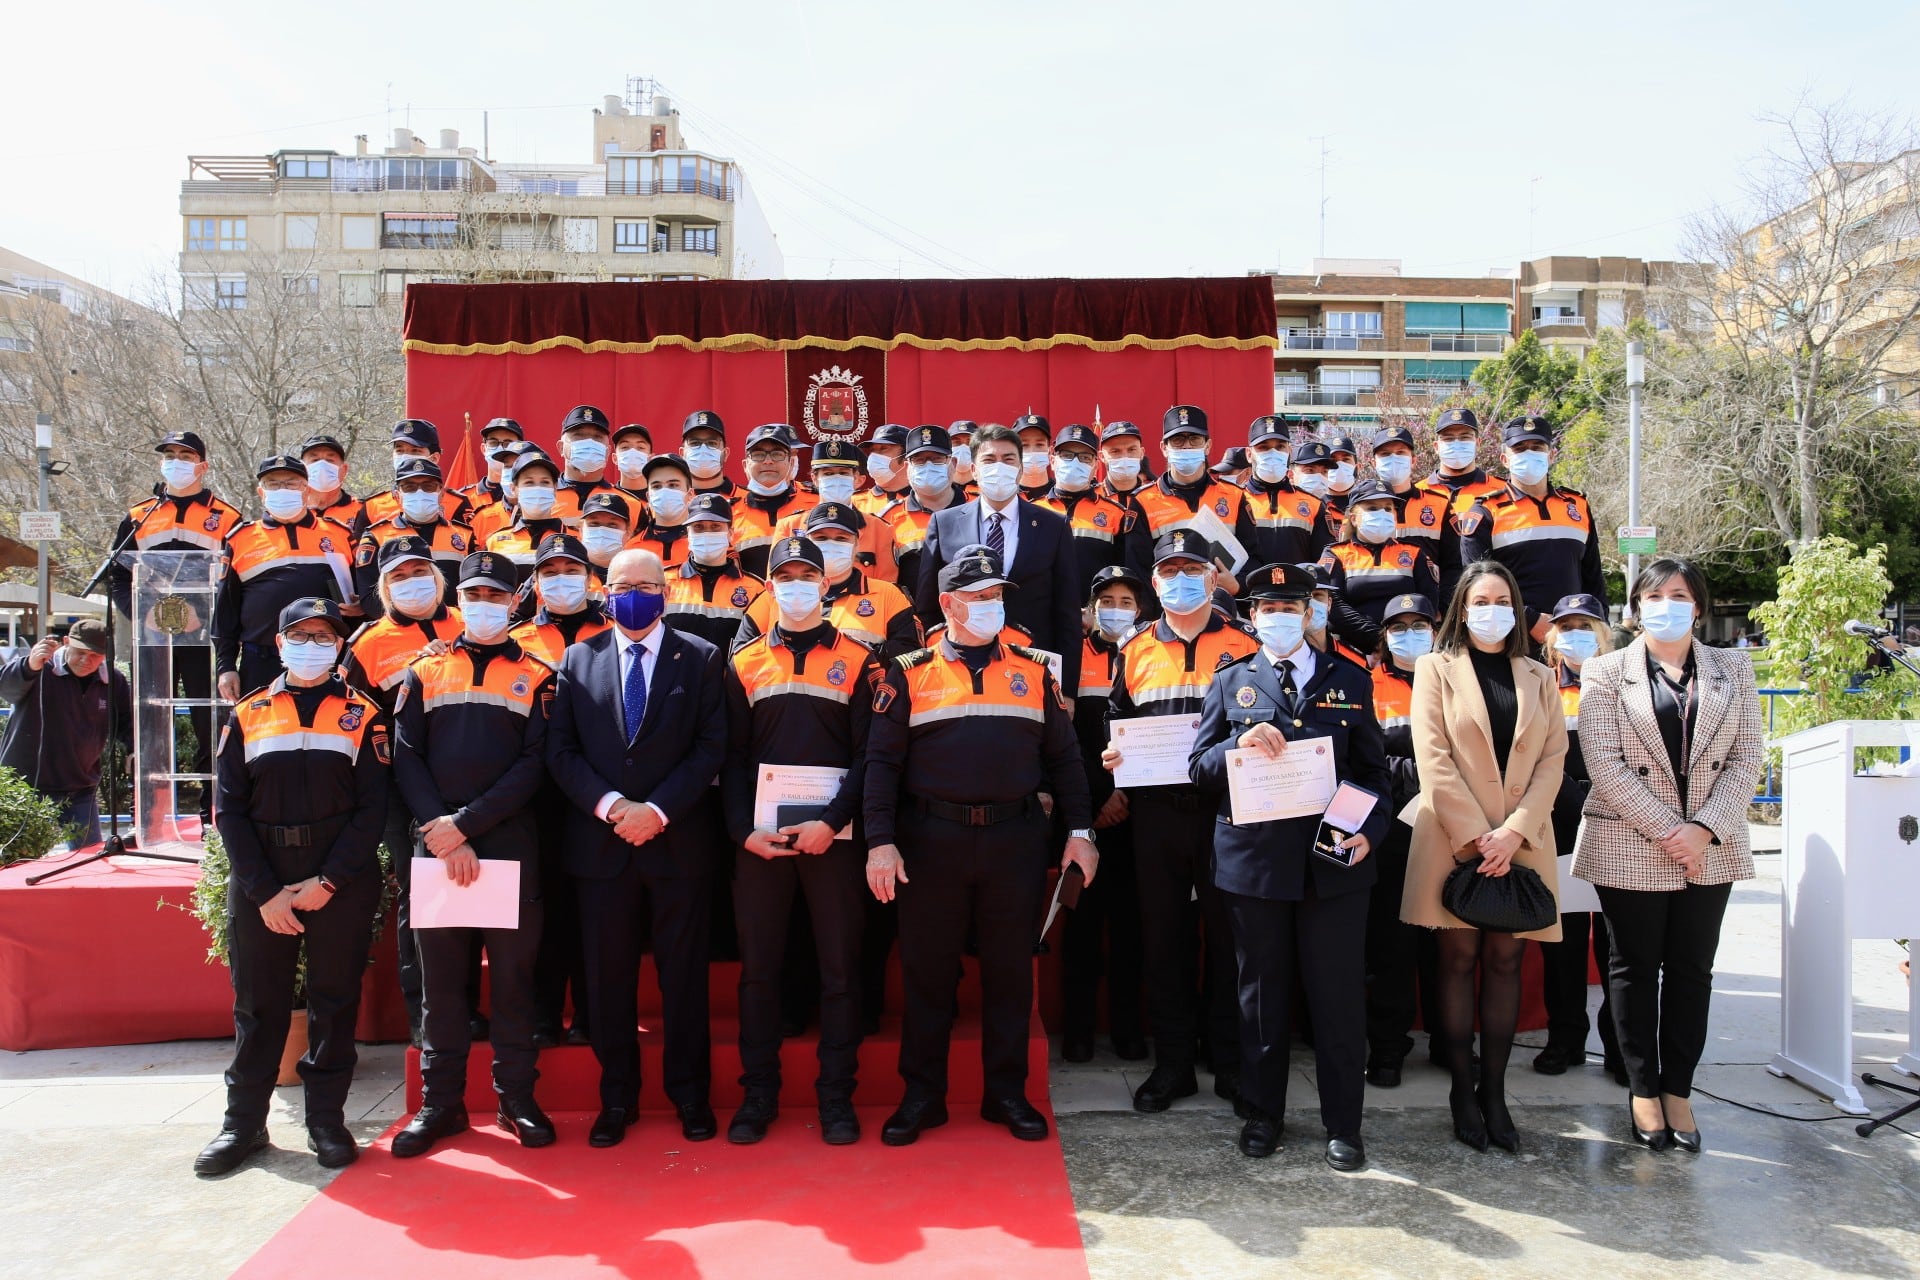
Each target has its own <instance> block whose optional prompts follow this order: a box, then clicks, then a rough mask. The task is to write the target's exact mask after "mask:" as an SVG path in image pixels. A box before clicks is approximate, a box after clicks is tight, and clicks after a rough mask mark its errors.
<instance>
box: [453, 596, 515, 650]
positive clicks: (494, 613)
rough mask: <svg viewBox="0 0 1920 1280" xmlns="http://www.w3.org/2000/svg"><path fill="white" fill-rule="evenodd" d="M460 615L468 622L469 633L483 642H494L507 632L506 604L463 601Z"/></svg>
mask: <svg viewBox="0 0 1920 1280" xmlns="http://www.w3.org/2000/svg"><path fill="white" fill-rule="evenodd" d="M460 616H461V618H463V619H464V620H465V622H466V628H467V634H468V635H469V636H472V637H473V638H474V639H475V640H477V641H479V642H480V643H481V644H492V643H493V642H494V641H496V640H498V639H499V638H500V637H501V636H504V635H505V634H507V606H506V605H503V604H492V603H489V602H487V601H485V600H468V601H463V602H462V603H461V605H460Z"/></svg>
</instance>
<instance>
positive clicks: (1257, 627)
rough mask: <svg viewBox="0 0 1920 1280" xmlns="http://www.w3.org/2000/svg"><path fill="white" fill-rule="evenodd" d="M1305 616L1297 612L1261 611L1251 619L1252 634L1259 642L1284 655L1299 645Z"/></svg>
mask: <svg viewBox="0 0 1920 1280" xmlns="http://www.w3.org/2000/svg"><path fill="white" fill-rule="evenodd" d="M1305 622H1306V618H1305V617H1304V616H1302V615H1301V614H1297V613H1262V614H1259V615H1257V616H1256V617H1255V618H1254V620H1253V631H1254V634H1255V635H1257V636H1259V637H1260V643H1261V644H1263V645H1265V646H1266V647H1267V648H1268V649H1271V650H1272V651H1273V652H1275V653H1277V654H1280V655H1282V656H1285V655H1286V654H1289V653H1292V652H1293V651H1294V650H1295V649H1298V648H1299V647H1300V635H1301V631H1302V627H1303V625H1304V624H1305Z"/></svg>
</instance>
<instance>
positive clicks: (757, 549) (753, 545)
mask: <svg viewBox="0 0 1920 1280" xmlns="http://www.w3.org/2000/svg"><path fill="white" fill-rule="evenodd" d="M819 503H820V499H819V497H818V496H817V495H815V494H811V493H808V492H807V491H806V490H805V489H802V488H800V487H799V486H798V485H788V486H787V488H786V490H785V491H784V492H782V493H776V494H773V495H771V496H762V495H761V494H757V493H754V492H753V491H752V490H748V491H747V492H746V493H745V495H744V496H740V497H736V498H735V499H734V503H733V554H734V555H736V556H738V557H740V567H741V568H742V569H745V570H746V571H747V572H748V573H750V574H752V575H753V576H754V577H756V578H764V577H766V576H767V561H768V560H770V559H772V557H773V544H774V540H775V537H776V536H777V535H776V534H775V530H777V529H778V528H779V527H780V524H781V522H782V521H784V520H786V519H787V518H788V517H789V516H792V515H796V514H804V513H805V512H806V511H807V510H808V509H809V508H811V507H815V506H818V505H819Z"/></svg>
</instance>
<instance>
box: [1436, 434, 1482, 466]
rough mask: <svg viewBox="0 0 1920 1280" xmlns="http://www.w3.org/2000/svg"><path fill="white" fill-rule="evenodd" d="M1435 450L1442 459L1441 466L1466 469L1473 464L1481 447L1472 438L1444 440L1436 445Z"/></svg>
mask: <svg viewBox="0 0 1920 1280" xmlns="http://www.w3.org/2000/svg"><path fill="white" fill-rule="evenodd" d="M1433 451H1434V454H1435V455H1436V456H1437V457H1438V458H1439V459H1440V465H1441V466H1443V467H1450V468H1452V469H1453V470H1455V471H1465V470H1466V469H1467V468H1468V467H1471V466H1472V465H1473V459H1474V455H1476V454H1477V453H1479V452H1480V447H1479V446H1478V445H1476V444H1475V443H1474V442H1473V441H1471V440H1442V441H1441V442H1440V443H1439V444H1437V445H1435V446H1434V448H1433Z"/></svg>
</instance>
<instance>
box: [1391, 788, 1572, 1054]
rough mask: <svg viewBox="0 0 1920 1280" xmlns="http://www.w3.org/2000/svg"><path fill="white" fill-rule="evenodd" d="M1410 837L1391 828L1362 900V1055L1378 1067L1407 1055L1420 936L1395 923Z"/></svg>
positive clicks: (1397, 826)
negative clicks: (1375, 873) (1364, 936)
mask: <svg viewBox="0 0 1920 1280" xmlns="http://www.w3.org/2000/svg"><path fill="white" fill-rule="evenodd" d="M1412 837H1413V829H1412V828H1411V827H1408V826H1407V825H1406V824H1405V823H1401V822H1396V823H1394V824H1393V826H1392V829H1391V830H1389V831H1388V832H1387V838H1386V839H1385V840H1383V841H1381V843H1380V848H1379V849H1378V851H1376V852H1375V854H1374V860H1375V863H1376V865H1377V866H1378V867H1379V869H1380V870H1379V879H1377V880H1375V881H1374V883H1373V888H1372V890H1371V891H1370V892H1369V893H1368V895H1367V953H1366V965H1367V1051H1368V1054H1369V1056H1371V1057H1372V1058H1375V1059H1378V1060H1379V1061H1381V1062H1393V1063H1397V1062H1399V1061H1401V1060H1402V1059H1403V1058H1405V1057H1406V1056H1407V1055H1408V1054H1409V1053H1411V1052H1413V1036H1412V1034H1411V1032H1412V1031H1413V1016H1414V1012H1415V1010H1416V1009H1417V1008H1418V1007H1419V1003H1418V998H1417V995H1416V992H1417V990H1418V987H1419V981H1418V979H1419V973H1420V963H1419V950H1420V935H1421V934H1423V933H1425V932H1426V930H1424V929H1421V928H1419V927H1417V926H1415V925H1410V924H1407V923H1406V922H1405V921H1403V920H1401V919H1400V895H1401V893H1402V892H1403V891H1404V890H1405V889H1406V885H1407V850H1408V846H1409V844H1410V843H1411V841H1412ZM1582 1007H1583V1008H1584V1007H1585V1006H1584V1005H1583V1006H1582ZM1428 1025H1429V1026H1431V1025H1432V1024H1431V1023H1429V1024H1428Z"/></svg>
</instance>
